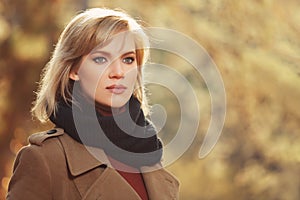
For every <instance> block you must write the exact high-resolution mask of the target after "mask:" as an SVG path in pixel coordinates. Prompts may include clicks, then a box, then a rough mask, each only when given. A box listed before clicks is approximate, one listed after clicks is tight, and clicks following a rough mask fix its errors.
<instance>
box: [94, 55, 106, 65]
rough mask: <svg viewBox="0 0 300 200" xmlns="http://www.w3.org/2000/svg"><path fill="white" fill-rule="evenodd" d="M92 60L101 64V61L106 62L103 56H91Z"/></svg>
mask: <svg viewBox="0 0 300 200" xmlns="http://www.w3.org/2000/svg"><path fill="white" fill-rule="evenodd" d="M93 61H94V62H95V63H98V64H102V63H105V62H107V59H106V58H104V57H96V58H93Z"/></svg>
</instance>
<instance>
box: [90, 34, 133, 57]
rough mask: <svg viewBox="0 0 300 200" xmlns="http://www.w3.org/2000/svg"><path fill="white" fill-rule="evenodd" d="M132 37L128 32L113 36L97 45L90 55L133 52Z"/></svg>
mask: <svg viewBox="0 0 300 200" xmlns="http://www.w3.org/2000/svg"><path fill="white" fill-rule="evenodd" d="M135 48H136V47H135V40H134V35H133V34H132V33H130V32H125V31H124V32H121V33H117V34H115V35H113V36H112V37H111V38H110V39H108V40H107V41H106V42H104V43H102V44H99V45H97V46H96V47H95V48H94V49H93V50H92V51H91V53H93V52H95V51H104V52H108V53H110V54H113V55H120V54H122V53H126V52H130V51H135Z"/></svg>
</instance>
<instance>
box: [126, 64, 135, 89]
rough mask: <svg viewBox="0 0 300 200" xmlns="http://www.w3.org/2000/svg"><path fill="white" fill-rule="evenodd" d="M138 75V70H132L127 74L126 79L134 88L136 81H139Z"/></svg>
mask: <svg viewBox="0 0 300 200" xmlns="http://www.w3.org/2000/svg"><path fill="white" fill-rule="evenodd" d="M137 75H138V71H137V68H136V67H135V68H132V69H130V70H129V71H128V72H127V73H126V78H127V81H128V82H130V83H131V84H133V85H132V86H134V84H135V82H136V80H137Z"/></svg>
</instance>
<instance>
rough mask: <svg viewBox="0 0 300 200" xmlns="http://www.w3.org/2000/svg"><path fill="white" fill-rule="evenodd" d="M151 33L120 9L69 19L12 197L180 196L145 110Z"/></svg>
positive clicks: (11, 186) (45, 77) (36, 109)
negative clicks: (43, 126) (44, 125)
mask: <svg viewBox="0 0 300 200" xmlns="http://www.w3.org/2000/svg"><path fill="white" fill-rule="evenodd" d="M147 47H148V38H147V36H146V34H145V32H144V31H143V30H142V29H141V27H140V25H139V24H138V23H137V22H136V21H135V20H134V19H133V18H131V17H130V16H128V15H127V14H125V13H124V12H121V11H115V10H109V9H100V8H94V9H90V10H87V11H85V12H83V13H81V14H79V15H77V16H76V17H74V18H73V20H71V22H70V23H69V24H68V25H67V26H66V28H65V29H64V31H63V32H62V34H61V36H60V38H59V41H58V43H57V45H56V47H55V51H54V53H53V56H52V58H51V60H50V62H49V63H48V65H47V66H46V68H45V69H44V72H43V74H42V79H41V83H40V87H39V90H38V92H37V99H36V101H35V103H34V107H33V109H32V111H33V114H34V115H35V116H36V117H37V118H38V119H39V120H40V121H42V122H44V121H47V120H49V119H50V120H51V121H52V122H53V123H54V124H55V128H53V129H52V130H48V131H44V132H41V133H37V134H33V135H31V136H30V137H29V142H30V145H29V146H26V147H23V148H22V149H21V150H20V152H19V153H18V155H17V158H16V160H15V164H14V169H13V176H12V178H11V181H10V183H9V188H8V194H7V199H9V200H20V199H30V200H35V199H38V200H41V199H42V200H47V199H49V200H50V199H51V200H52V199H53V200H54V199H57V200H61V199H72V200H76V199H92V200H94V199H109V200H112V199H118V200H119V199H130V200H134V199H143V200H144V199H178V187H179V183H178V181H177V180H176V178H174V177H173V176H172V175H171V174H170V173H169V172H167V171H166V170H165V169H163V168H162V166H161V164H160V160H161V157H162V144H161V141H160V140H159V138H158V137H157V135H156V131H155V128H154V127H153V125H152V124H151V122H150V121H149V120H148V119H147V118H146V117H145V115H147V101H146V98H145V94H144V86H143V82H142V66H143V65H144V64H145V62H146V60H147V56H148V52H147Z"/></svg>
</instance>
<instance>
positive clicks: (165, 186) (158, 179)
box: [141, 164, 179, 200]
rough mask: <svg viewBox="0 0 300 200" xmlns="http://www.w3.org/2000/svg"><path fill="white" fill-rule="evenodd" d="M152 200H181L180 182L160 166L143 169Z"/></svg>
mask: <svg viewBox="0 0 300 200" xmlns="http://www.w3.org/2000/svg"><path fill="white" fill-rule="evenodd" d="M141 171H142V174H143V178H144V182H145V185H146V188H147V192H148V197H149V199H150V200H157V199H168V200H169V199H174V200H175V199H179V181H178V180H177V179H176V178H175V177H174V176H173V175H171V174H170V173H169V172H167V171H166V170H165V169H164V168H162V166H161V165H160V164H156V165H154V166H151V167H146V166H145V167H142V168H141Z"/></svg>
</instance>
